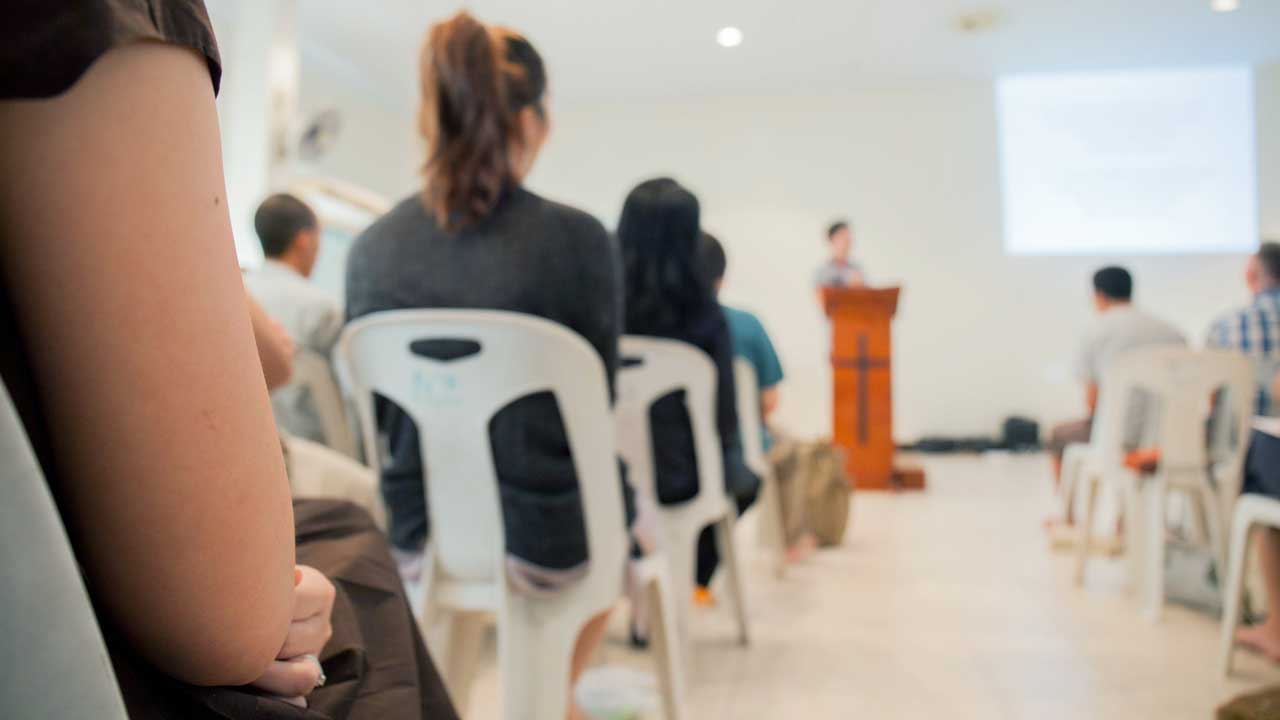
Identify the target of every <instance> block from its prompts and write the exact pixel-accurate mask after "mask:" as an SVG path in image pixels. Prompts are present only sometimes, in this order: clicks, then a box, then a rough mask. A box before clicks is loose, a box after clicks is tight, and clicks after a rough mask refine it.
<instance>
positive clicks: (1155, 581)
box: [1140, 475, 1165, 622]
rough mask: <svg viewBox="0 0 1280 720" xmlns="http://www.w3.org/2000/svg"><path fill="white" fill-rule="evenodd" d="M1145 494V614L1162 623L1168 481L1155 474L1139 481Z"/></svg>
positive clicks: (1143, 544) (1153, 620) (1143, 545)
mask: <svg viewBox="0 0 1280 720" xmlns="http://www.w3.org/2000/svg"><path fill="white" fill-rule="evenodd" d="M1140 485H1141V489H1140V493H1141V497H1142V505H1143V507H1142V509H1141V515H1142V518H1143V519H1142V531H1143V532H1144V534H1145V535H1146V537H1145V538H1144V539H1143V542H1142V562H1143V563H1144V564H1145V565H1146V571H1145V572H1144V573H1143V583H1142V588H1143V614H1144V615H1145V616H1146V618H1147V620H1148V621H1150V622H1159V620H1160V616H1161V614H1162V613H1163V611H1164V556H1165V480H1164V478H1163V477H1160V476H1158V475H1157V476H1156V477H1153V478H1150V479H1147V480H1145V481H1140Z"/></svg>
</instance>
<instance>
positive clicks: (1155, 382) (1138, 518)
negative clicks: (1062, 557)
mask: <svg viewBox="0 0 1280 720" xmlns="http://www.w3.org/2000/svg"><path fill="white" fill-rule="evenodd" d="M1252 387H1253V379H1252V370H1251V369H1250V366H1249V363H1248V361H1247V360H1245V359H1244V358H1242V357H1240V356H1238V355H1236V354H1234V353H1229V352H1218V351H1193V350H1188V349H1185V348H1171V347H1162V348H1152V349H1145V350H1138V351H1134V352H1132V353H1129V354H1127V355H1125V356H1124V357H1122V358H1119V359H1118V360H1117V361H1116V362H1115V363H1113V367H1112V368H1111V369H1109V370H1108V371H1107V373H1106V375H1105V377H1104V378H1103V383H1102V386H1101V394H1100V397H1099V403H1098V412H1097V415H1096V421H1095V424H1094V431H1093V439H1092V440H1091V442H1090V444H1089V446H1088V450H1087V451H1086V450H1081V449H1078V448H1072V449H1070V451H1069V456H1070V457H1069V458H1064V463H1063V464H1064V478H1065V477H1067V476H1068V473H1070V476H1071V477H1073V478H1075V479H1078V480H1079V481H1082V482H1084V483H1086V486H1085V487H1086V490H1087V493H1086V495H1085V512H1084V517H1083V518H1082V522H1081V526H1080V527H1081V542H1080V545H1079V555H1078V558H1077V563H1078V564H1077V573H1076V581H1077V583H1082V582H1083V580H1084V571H1085V564H1086V562H1087V560H1088V557H1089V549H1090V548H1089V544H1090V538H1091V536H1092V528H1093V522H1094V512H1095V505H1096V498H1097V488H1098V485H1099V484H1108V485H1111V486H1113V487H1115V488H1116V489H1118V490H1119V492H1120V496H1121V498H1122V503H1121V505H1122V507H1123V516H1124V523H1125V552H1126V554H1127V555H1128V559H1129V563H1130V570H1131V574H1132V578H1133V580H1134V582H1133V585H1132V587H1133V589H1135V590H1137V591H1138V592H1139V594H1140V599H1141V603H1142V608H1143V612H1144V614H1145V615H1146V616H1147V617H1148V618H1149V619H1151V620H1156V619H1158V618H1159V616H1160V613H1161V611H1162V609H1163V606H1164V557H1165V535H1166V531H1167V526H1166V506H1167V500H1168V494H1169V492H1170V491H1175V492H1179V493H1182V494H1183V495H1185V497H1186V498H1187V499H1188V501H1189V502H1190V504H1191V506H1192V508H1193V509H1194V510H1195V511H1196V513H1197V517H1202V518H1203V519H1204V521H1205V522H1206V524H1207V526H1208V527H1207V531H1208V537H1209V544H1210V547H1211V549H1212V551H1213V556H1214V558H1215V560H1216V562H1217V566H1218V567H1220V568H1222V567H1226V559H1227V543H1226V537H1225V535H1226V533H1225V528H1226V526H1227V522H1228V518H1229V516H1230V515H1229V514H1230V507H1231V503H1233V502H1234V500H1235V498H1236V496H1237V495H1238V494H1239V491H1240V484H1241V476H1242V473H1243V469H1244V456H1245V451H1246V449H1247V447H1246V441H1247V438H1248V423H1249V417H1250V411H1251V405H1252V403H1251V398H1252ZM1223 388H1225V389H1226V390H1227V396H1226V400H1228V401H1229V404H1227V405H1226V406H1225V407H1220V408H1218V412H1219V417H1220V418H1222V419H1223V421H1224V422H1226V423H1228V427H1230V428H1233V429H1234V432H1232V433H1228V434H1230V435H1231V436H1233V437H1235V438H1237V441H1236V443H1235V445H1234V447H1231V448H1223V454H1222V456H1221V458H1220V459H1219V460H1218V462H1217V463H1215V464H1213V465H1211V464H1210V460H1209V455H1208V453H1207V452H1206V444H1207V434H1206V425H1205V423H1206V421H1207V420H1208V418H1209V415H1210V411H1211V409H1212V408H1211V407H1210V405H1211V400H1212V398H1213V395H1214V393H1215V392H1217V391H1218V390H1220V389H1223ZM1135 390H1142V391H1145V392H1146V393H1147V395H1148V396H1149V397H1151V398H1152V400H1151V401H1150V402H1152V403H1155V404H1156V407H1158V408H1159V422H1158V423H1157V432H1156V434H1155V438H1154V441H1155V443H1156V446H1157V447H1158V448H1159V449H1160V461H1159V464H1158V466H1157V468H1156V470H1155V472H1154V473H1153V474H1152V475H1150V476H1146V477H1142V476H1139V475H1138V474H1137V473H1135V472H1133V471H1132V470H1129V469H1128V468H1126V467H1125V466H1124V464H1123V463H1124V455H1125V450H1126V449H1125V447H1124V437H1125V425H1126V418H1127V416H1128V412H1129V403H1130V400H1131V397H1132V394H1133V391H1135ZM1065 486H1066V483H1064V491H1065V492H1073V490H1072V489H1070V488H1066V487H1065Z"/></svg>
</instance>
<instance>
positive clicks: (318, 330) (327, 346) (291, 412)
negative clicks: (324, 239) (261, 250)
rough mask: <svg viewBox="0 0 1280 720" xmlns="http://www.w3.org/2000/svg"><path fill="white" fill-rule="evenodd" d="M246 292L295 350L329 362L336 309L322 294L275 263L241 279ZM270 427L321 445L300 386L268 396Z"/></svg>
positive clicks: (338, 319) (338, 325) (338, 322)
mask: <svg viewBox="0 0 1280 720" xmlns="http://www.w3.org/2000/svg"><path fill="white" fill-rule="evenodd" d="M244 284H245V288H247V289H248V290H249V294H250V295H252V296H253V297H254V299H255V300H257V301H258V303H259V304H261V305H262V309H263V310H265V311H266V312H267V315H269V316H271V318H273V319H274V320H276V321H277V322H279V323H280V324H281V325H282V326H284V329H285V332H287V333H289V337H291V338H292V339H293V342H294V343H296V344H297V345H298V346H299V349H303V348H306V349H308V350H311V351H312V352H314V353H316V354H317V355H319V356H321V357H323V358H325V359H326V360H327V359H329V353H330V351H332V350H333V344H334V343H335V342H337V340H338V335H339V334H340V333H341V332H342V325H343V316H342V306H341V305H340V304H338V301H337V300H334V299H333V298H332V297H330V296H329V295H328V293H326V292H325V291H323V290H321V289H320V288H318V287H316V286H315V285H312V284H311V283H310V282H309V281H308V280H307V279H306V278H304V277H303V276H302V275H300V274H299V273H298V272H297V271H296V270H294V269H293V268H291V267H289V266H288V265H285V264H284V263H282V262H279V261H276V260H267V261H266V262H265V263H263V265H262V267H261V268H260V269H258V270H255V271H254V272H251V273H249V274H248V275H246V276H245V278H244ZM271 407H272V409H273V410H274V411H275V415H276V423H277V424H278V425H279V426H280V427H281V428H283V429H284V430H286V431H288V432H289V433H291V434H293V435H297V436H299V437H302V438H305V439H307V440H312V441H315V442H320V443H323V442H324V441H325V437H324V432H323V430H322V428H323V426H322V425H321V423H320V417H319V415H318V414H317V411H316V409H315V404H314V402H312V400H311V394H310V393H308V392H307V391H306V388H304V387H302V386H300V385H297V384H294V383H290V384H288V385H285V386H284V387H281V388H278V389H276V391H275V392H273V393H271Z"/></svg>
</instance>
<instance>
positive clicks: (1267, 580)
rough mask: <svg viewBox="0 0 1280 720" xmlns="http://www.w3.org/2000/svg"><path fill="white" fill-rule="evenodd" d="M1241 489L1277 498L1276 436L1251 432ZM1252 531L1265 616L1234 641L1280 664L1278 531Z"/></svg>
mask: <svg viewBox="0 0 1280 720" xmlns="http://www.w3.org/2000/svg"><path fill="white" fill-rule="evenodd" d="M1270 393H1271V396H1272V397H1278V396H1280V395H1277V393H1280V374H1277V375H1276V376H1275V377H1274V378H1273V379H1272V382H1271V387H1270ZM1243 492H1245V493H1251V494H1256V495H1264V496H1266V497H1269V498H1272V499H1274V500H1280V437H1276V436H1275V435H1271V434H1268V433H1265V432H1262V431H1259V430H1254V431H1253V435H1252V437H1251V438H1250V442H1249V455H1248V459H1247V460H1246V461H1245V475H1244V488H1243ZM1255 532H1256V535H1255V536H1254V537H1255V540H1256V543H1257V547H1258V567H1259V569H1260V570H1261V571H1262V579H1263V585H1264V588H1265V590H1266V596H1267V615H1266V619H1265V620H1263V621H1262V622H1261V623H1258V624H1257V625H1252V626H1250V627H1245V628H1240V629H1239V630H1238V631H1237V632H1236V640H1237V642H1239V643H1240V644H1241V645H1243V646H1245V647H1247V648H1250V649H1252V650H1254V651H1255V652H1258V653H1261V654H1262V655H1264V656H1265V657H1266V658H1267V659H1269V660H1270V661H1271V662H1274V663H1280V530H1275V529H1273V528H1259V529H1257V530H1256V531H1255Z"/></svg>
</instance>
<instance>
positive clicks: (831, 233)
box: [827, 220, 849, 241]
mask: <svg viewBox="0 0 1280 720" xmlns="http://www.w3.org/2000/svg"><path fill="white" fill-rule="evenodd" d="M848 229H849V221H848V220H837V221H835V222H833V223H831V227H829V228H827V240H828V241H830V240H831V239H832V238H834V237H835V236H836V233H838V232H840V231H841V230H848Z"/></svg>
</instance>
